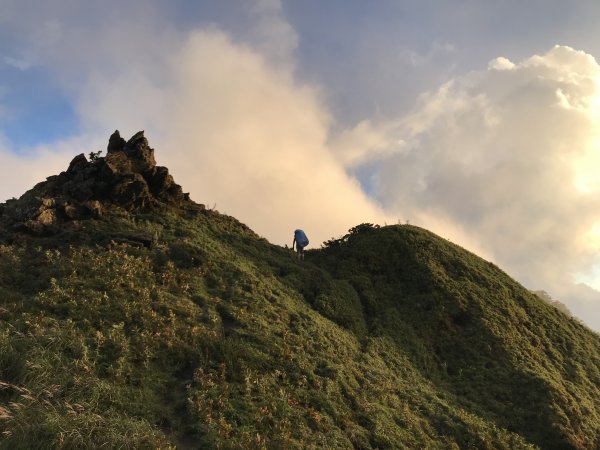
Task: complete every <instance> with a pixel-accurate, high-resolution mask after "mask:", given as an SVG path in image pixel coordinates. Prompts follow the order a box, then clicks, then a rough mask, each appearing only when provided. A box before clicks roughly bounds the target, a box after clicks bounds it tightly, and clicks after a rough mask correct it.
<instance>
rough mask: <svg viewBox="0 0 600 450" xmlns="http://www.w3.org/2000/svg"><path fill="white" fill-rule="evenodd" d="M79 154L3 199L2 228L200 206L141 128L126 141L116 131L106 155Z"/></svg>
mask: <svg viewBox="0 0 600 450" xmlns="http://www.w3.org/2000/svg"><path fill="white" fill-rule="evenodd" d="M91 155H93V158H91V159H92V160H91V161H89V160H88V159H87V158H86V157H85V155H84V154H83V153H81V154H79V155H77V156H76V157H75V158H73V160H72V161H71V163H70V164H69V167H68V168H67V170H66V171H65V172H61V173H60V174H59V175H54V176H51V177H48V178H47V179H46V181H45V182H42V183H39V184H37V185H36V186H35V187H34V188H33V189H31V190H30V191H28V192H26V193H25V194H24V195H23V196H22V197H21V198H19V199H18V200H11V201H8V202H6V203H4V204H0V224H1V225H2V228H5V229H13V230H17V231H26V232H30V233H33V234H36V235H44V234H52V233H54V232H56V231H57V230H58V229H60V227H61V226H63V225H65V224H68V223H69V222H76V221H80V220H85V219H90V218H98V217H100V216H102V215H103V214H105V212H107V211H110V210H112V209H120V210H125V211H127V212H140V211H153V210H157V209H160V208H168V207H171V208H180V209H181V208H184V209H189V208H191V209H194V208H196V209H202V205H196V204H195V203H193V202H192V201H191V200H190V199H189V195H188V194H184V193H183V191H182V189H181V186H179V185H178V184H177V183H175V181H174V180H173V177H172V176H171V175H170V174H169V170H168V169H167V168H166V167H161V166H157V165H156V160H155V159H154V149H152V148H151V147H150V146H149V145H148V140H147V139H146V137H145V136H144V132H143V131H139V132H138V133H136V134H134V135H133V136H132V138H131V139H129V141H125V140H124V139H123V138H122V137H121V135H120V134H119V132H118V131H115V132H114V133H113V134H112V136H111V137H110V139H109V141H108V147H107V153H106V157H100V156H99V155H100V152H97V153H91Z"/></svg>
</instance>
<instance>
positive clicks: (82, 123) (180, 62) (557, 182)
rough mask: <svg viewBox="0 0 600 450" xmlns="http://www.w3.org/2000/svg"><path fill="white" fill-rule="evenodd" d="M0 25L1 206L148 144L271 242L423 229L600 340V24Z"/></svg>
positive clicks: (169, 20)
mask: <svg viewBox="0 0 600 450" xmlns="http://www.w3.org/2000/svg"><path fill="white" fill-rule="evenodd" d="M0 5H2V8H1V11H2V13H0V38H1V39H0V49H1V52H2V53H1V55H0V162H1V163H2V164H1V167H2V170H3V173H2V175H3V180H4V182H3V188H2V189H1V190H0V201H5V200H6V199H8V198H11V197H15V196H16V197H18V196H20V195H21V194H23V193H24V192H25V191H26V190H28V189H30V188H31V187H33V185H34V184H36V183H37V182H39V181H43V180H44V179H45V178H46V177H47V176H49V175H52V174H55V173H58V172H60V171H62V170H65V169H66V167H67V166H68V163H69V161H70V160H71V159H72V158H73V157H74V156H75V155H77V154H79V153H85V154H88V153H89V152H92V151H98V150H103V151H105V149H106V144H107V143H108V137H109V136H110V134H111V133H112V132H113V131H114V130H115V129H118V130H120V131H121V134H122V136H123V137H125V138H126V139H127V138H128V137H130V136H131V135H133V134H134V133H135V132H137V131H139V130H145V132H146V136H147V138H148V139H149V142H150V145H151V146H152V147H153V148H154V149H155V150H156V158H157V162H158V164H159V165H163V166H167V167H168V168H169V170H170V171H171V173H172V174H173V176H174V178H175V180H176V182H177V183H179V184H181V185H182V187H183V189H184V190H185V191H186V192H188V191H189V192H190V194H191V198H192V199H193V200H195V201H196V202H198V203H205V204H206V205H213V204H215V205H216V208H217V209H218V210H220V211H221V212H223V213H226V214H229V215H232V216H234V217H236V218H237V219H239V220H240V221H242V222H244V223H246V224H247V225H248V226H250V228H252V229H253V230H254V231H255V232H257V233H258V234H260V235H262V236H264V237H266V238H267V239H268V240H269V241H271V242H273V243H276V244H280V245H289V244H290V243H291V241H292V234H293V230H294V229H296V228H302V229H304V230H305V231H306V233H307V234H308V237H309V239H310V240H311V246H310V247H313V248H314V247H315V246H318V243H321V242H324V241H326V240H328V239H330V238H337V237H339V236H342V235H343V234H345V233H346V232H347V230H348V229H349V228H351V227H353V226H355V225H358V224H360V223H364V222H370V223H377V224H380V225H384V224H386V223H389V224H395V223H405V222H407V221H409V222H410V224H412V225H417V226H420V227H423V228H426V229H428V230H431V231H433V232H434V233H436V234H438V235H440V236H442V237H444V238H447V239H450V240H451V241H453V242H455V243H457V244H459V245H461V246H463V247H465V248H467V249H468V250H470V251H472V252H474V253H476V254H478V255H479V256H481V257H483V258H485V259H487V260H490V261H492V262H494V263H495V264H497V265H498V266H500V267H501V268H502V269H503V270H505V271H506V272H507V273H509V275H511V276H512V277H514V278H515V279H516V280H518V281H519V282H521V283H522V284H523V285H524V286H525V287H526V288H528V289H530V290H544V291H547V292H548V293H549V294H550V295H551V296H552V298H554V299H555V300H558V301H560V302H562V303H564V304H565V305H566V306H567V307H568V308H569V309H570V310H571V311H572V312H573V314H574V315H575V316H576V317H578V318H580V319H581V320H583V321H584V322H585V323H586V324H587V325H588V326H589V327H590V328H592V329H593V330H595V331H596V332H599V331H600V257H599V256H598V251H599V250H600V209H599V208H598V207H599V206H600V204H599V200H598V199H599V198H600V197H599V196H598V194H599V193H600V179H599V178H598V176H597V175H596V174H597V173H598V170H599V169H600V125H599V124H598V121H599V120H600V89H599V88H600V66H599V65H598V63H597V61H596V59H595V57H597V56H599V55H600V41H599V40H598V39H597V38H598V33H599V32H598V31H597V29H596V28H597V27H596V24H595V23H594V18H595V17H598V13H600V5H599V4H595V3H593V2H580V3H578V4H577V5H565V4H564V3H563V2H558V1H551V2H545V3H544V4H543V5H537V4H529V5H522V4H519V3H517V2H504V3H503V4H502V5H493V6H491V5H475V4H471V3H468V2H458V3H455V4H454V5H453V6H450V5H449V4H448V3H445V2H441V1H436V2H431V3H428V4H427V5H423V4H412V3H411V2H407V1H392V0H386V1H383V2H379V3H378V4H377V6H373V5H365V4H364V3H362V2H358V1H350V2H341V1H332V2H328V3H327V4H326V5H323V4H321V3H317V2H315V1H307V2H302V4H301V5H300V4H298V3H295V2H291V1H285V0H283V1H278V0H256V1H252V2H242V1H240V0H232V1H231V2H219V4H218V5H215V4H214V2H208V1H201V2H191V1H188V0H177V1H175V2H170V3H169V5H164V4H161V3H160V2H158V1H154V0H153V1H150V2H147V1H145V2H142V1H141V0H135V1H130V2H127V3H126V4H121V3H117V2H113V1H109V2H102V3H101V2H89V3H86V5H85V6H81V5H78V6H75V7H74V6H73V5H72V4H69V3H68V2H66V1H63V0H55V1H51V2H46V3H45V4H43V5H38V7H36V8H34V9H33V10H32V9H31V8H30V6H29V5H27V4H25V3H24V2H17V1H14V0H0ZM517 11H518V14H517V13H516V12H517Z"/></svg>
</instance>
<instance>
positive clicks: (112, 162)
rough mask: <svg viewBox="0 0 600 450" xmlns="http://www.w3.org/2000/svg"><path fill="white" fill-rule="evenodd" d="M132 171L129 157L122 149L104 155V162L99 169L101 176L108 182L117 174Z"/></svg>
mask: <svg viewBox="0 0 600 450" xmlns="http://www.w3.org/2000/svg"><path fill="white" fill-rule="evenodd" d="M133 171H134V170H133V164H132V161H131V159H129V158H128V156H127V154H126V153H125V152H122V151H115V152H112V153H110V154H109V155H106V158H104V164H103V165H102V168H101V169H100V172H101V174H102V178H103V179H104V180H105V181H108V182H111V181H114V179H115V176H116V175H117V174H120V173H130V172H133Z"/></svg>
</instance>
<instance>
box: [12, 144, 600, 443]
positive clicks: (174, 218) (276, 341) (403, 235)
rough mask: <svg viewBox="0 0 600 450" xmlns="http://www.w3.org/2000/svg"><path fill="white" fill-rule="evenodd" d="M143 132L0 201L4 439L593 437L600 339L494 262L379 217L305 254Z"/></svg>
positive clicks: (598, 412)
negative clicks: (193, 190)
mask: <svg viewBox="0 0 600 450" xmlns="http://www.w3.org/2000/svg"><path fill="white" fill-rule="evenodd" d="M113 136H115V135H113ZM136 136H137V138H136V139H137V140H135V142H134V144H135V145H133V144H132V145H131V146H130V147H127V146H128V145H129V143H126V144H124V143H123V142H124V141H123V142H121V140H120V137H118V136H117V137H115V138H114V139H112V138H111V139H112V142H113V147H112V148H113V154H112V156H111V160H112V162H111V160H109V161H108V163H110V164H113V165H112V166H111V167H113V168H115V167H116V169H114V170H112V169H111V170H112V171H109V172H107V170H108V169H106V168H104V167H105V166H103V165H105V164H108V163H106V162H105V161H103V160H102V159H100V160H95V161H94V162H93V163H87V162H85V161H83V160H81V158H80V159H79V162H78V164H79V165H80V166H79V167H81V168H80V169H74V170H73V173H72V174H70V175H69V174H68V173H67V174H66V175H64V174H61V175H60V176H59V177H58V178H56V177H55V178H52V179H51V180H50V181H49V184H47V185H44V184H42V185H39V186H37V187H36V189H34V190H33V191H31V192H30V193H29V194H28V195H25V196H24V197H23V198H22V199H20V200H18V201H17V200H15V201H12V202H11V204H10V205H4V206H3V208H0V216H2V209H4V210H5V211H9V212H8V213H5V216H6V214H11V216H10V218H11V219H10V220H13V219H12V218H14V217H17V219H18V221H17V222H16V223H13V222H14V221H13V222H10V221H5V223H6V224H8V225H2V223H1V221H0V231H1V232H2V233H1V234H0V242H2V244H0V433H1V434H0V448H6V449H18V448H23V449H25V448H27V449H29V448H83V449H85V448H89V449H96V448H102V447H105V448H179V449H188V448H190V449H191V448H232V449H235V448H245V449H246V448H256V449H262V448H269V449H276V448H281V449H290V448H356V449H368V448H380V449H384V448H390V449H391V448H408V449H413V448H428V449H458V448H460V449H467V448H473V449H532V448H543V449H559V448H560V449H565V448H571V449H592V448H597V447H598V446H600V435H599V434H598V433H599V432H598V430H599V429H600V400H599V399H600V395H599V394H600V392H599V391H600V353H599V350H598V349H599V344H600V339H599V338H598V336H597V335H595V334H593V333H592V332H590V331H589V330H587V329H586V328H585V327H584V326H582V325H581V324H579V323H578V322H577V321H575V320H573V319H572V318H569V317H567V316H566V315H564V314H563V313H561V312H560V311H558V310H557V309H556V308H554V307H552V306H550V305H547V304H546V303H544V302H543V301H541V300H539V298H538V297H537V296H536V295H534V294H532V293H530V292H528V291H527V290H525V289H524V288H523V287H522V286H520V285H519V284H517V283H516V282H514V281H513V280H511V279H510V278H509V277H508V276H507V275H506V274H504V273H503V272H502V271H501V270H499V269H498V268H497V267H495V266H493V265H492V264H490V263H488V262H486V261H483V260H482V259H480V258H478V257H477V256H475V255H473V254H471V253H469V252H467V251H465V250H464V249H462V248H460V247H458V246H456V245H453V244H451V243H449V242H448V241H446V240H444V239H441V238H440V237H438V236H435V235H433V234H432V233H429V232H427V231H426V230H423V229H419V228H417V227H412V226H390V227H382V228H379V227H376V226H371V225H368V224H363V225H360V226H358V227H355V228H354V229H352V230H350V232H349V234H348V235H346V236H344V237H343V238H341V239H337V240H331V241H329V242H328V243H326V245H325V246H324V248H322V249H320V250H313V251H310V252H308V253H307V255H306V261H304V262H302V263H301V262H299V261H297V259H296V258H295V255H294V254H293V253H292V252H291V251H290V250H289V249H284V248H281V247H278V246H274V245H271V244H269V243H268V242H267V241H266V240H264V239H262V238H260V237H258V236H257V235H256V234H254V233H253V232H252V231H251V230H249V229H248V228H247V227H246V226H244V225H243V224H241V223H239V222H238V221H236V220H235V219H233V218H230V217H227V216H224V215H221V214H219V213H217V212H216V211H210V210H206V209H203V208H201V207H198V205H194V204H192V203H193V202H191V201H189V200H188V199H186V198H185V196H184V194H182V193H181V192H180V189H178V188H173V186H176V185H174V184H173V182H172V179H169V178H168V176H167V175H165V171H166V169H164V168H163V169H161V168H158V169H156V168H154V166H152V164H149V165H147V166H144V168H143V170H144V171H145V172H143V173H142V174H141V175H140V176H137V175H135V174H134V175H132V174H131V173H129V172H126V173H121V174H120V172H119V171H118V170H121V168H125V169H122V170H130V168H131V167H132V164H130V163H129V162H128V160H127V159H126V158H125V157H124V156H123V155H122V154H121V153H120V152H122V150H120V149H122V148H125V150H126V151H128V152H130V153H133V152H134V150H135V151H138V150H140V149H141V150H143V152H142V151H141V150H140V152H138V153H144V155H145V156H144V158H145V159H144V161H151V159H150V156H152V153H151V152H150V150H151V149H149V147H147V143H145V142H144V140H143V139H141V138H140V137H139V133H138V134H136ZM130 142H131V141H130ZM115 148H116V150H114V149H115ZM114 161H117V162H118V163H119V165H117V164H116V163H115V162H114ZM117 169H118V170H117ZM161 171H162V172H161ZM83 172H85V173H91V174H92V175H93V174H95V173H103V174H104V175H102V176H103V178H102V183H100V182H99V183H97V184H92V183H87V184H86V181H85V178H82V177H81V174H82V173H83ZM106 173H108V175H106ZM157 174H158V175H157ZM159 175H160V176H159ZM93 176H95V175H93ZM143 177H146V178H143ZM157 179H158V180H159V181H160V182H157V181H156V180H157ZM144 180H146V181H144ZM146 182H147V183H148V186H150V187H152V186H165V189H166V188H168V189H169V192H170V194H169V196H165V195H164V193H163V191H161V190H160V189H158V190H156V189H154V188H152V189H149V188H147V187H145V184H144V183H146ZM73 183H84V184H85V185H86V186H90V185H91V186H92V187H93V189H90V190H89V193H88V194H87V195H88V197H86V198H85V199H83V200H81V201H80V203H77V202H75V201H74V200H73V199H72V198H71V197H70V196H69V195H70V194H69V191H67V190H66V188H64V186H67V188H68V189H72V188H73ZM107 183H114V185H115V186H117V187H118V189H116V190H114V189H113V191H110V189H109V188H110V184H108V187H107ZM94 186H96V187H94ZM153 189H154V190H153ZM49 192H52V193H53V195H55V197H53V200H48V198H46V197H44V196H45V195H46V196H47V195H48V193H49ZM65 192H66V193H65ZM99 192H100V193H104V192H118V193H119V196H113V197H110V202H107V201H103V202H101V200H102V199H101V198H99V197H98V196H99V195H100V194H98V193H99ZM102 195H104V194H102ZM111 195H112V194H111ZM42 197H43V198H42ZM39 198H42V199H41V200H39ZM165 198H166V199H174V200H169V202H171V203H164V202H165V201H166V200H164V199H165ZM157 199H158V200H157ZM161 199H162V200H161ZM82 202H85V203H82ZM111 202H112V203H111ZM119 202H121V203H119ZM161 202H162V203H161ZM173 202H175V203H173ZM23 205H26V206H27V208H25V207H24V206H23ZM31 205H33V208H32V207H31ZM40 205H41V206H40ZM124 205H125V206H127V208H125V206H124ZM140 205H142V206H140ZM144 205H151V206H152V207H151V208H150V209H148V208H147V207H145V206H144ZM0 206H2V205H0ZM69 208H70V209H69ZM73 208H75V210H76V211H75V212H77V211H79V212H77V214H78V215H77V218H76V219H73V218H72V217H71V216H70V215H69V214H71V215H73V216H74V214H75V213H73ZM78 208H79V209H78ZM86 208H87V209H86ZM23 211H25V212H23ZM31 211H33V212H31ZM69 211H70V213H69V214H67V212H69ZM95 211H96V212H98V211H101V212H102V213H101V214H98V215H97V216H96V215H95V213H94V212H95ZM84 214H86V215H84ZM82 215H83V216H82ZM0 218H1V217H0ZM48 218H50V219H52V220H49V219H48ZM17 219H15V220H17ZM7 220H8V219H7ZM19 221H20V222H19ZM56 221H62V222H60V223H59V225H58V226H57V225H56V223H57V222H56ZM9 225H10V227H12V228H10V227H9ZM3 226H4V228H2V227H3Z"/></svg>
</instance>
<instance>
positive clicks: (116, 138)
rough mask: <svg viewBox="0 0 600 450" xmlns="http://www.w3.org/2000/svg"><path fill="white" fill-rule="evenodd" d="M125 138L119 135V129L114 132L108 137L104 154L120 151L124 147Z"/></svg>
mask: <svg viewBox="0 0 600 450" xmlns="http://www.w3.org/2000/svg"><path fill="white" fill-rule="evenodd" d="M125 143H126V142H125V139H123V138H122V137H121V134H120V133H119V130H115V132H114V133H113V134H112V135H111V136H110V138H109V139H108V147H106V154H107V155H109V154H111V153H113V152H122V151H123V147H125Z"/></svg>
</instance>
